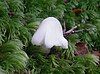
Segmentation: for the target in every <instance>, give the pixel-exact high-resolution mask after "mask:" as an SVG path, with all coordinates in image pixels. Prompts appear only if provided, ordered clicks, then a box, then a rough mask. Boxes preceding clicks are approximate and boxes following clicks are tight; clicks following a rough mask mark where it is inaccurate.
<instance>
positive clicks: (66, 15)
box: [0, 0, 100, 74]
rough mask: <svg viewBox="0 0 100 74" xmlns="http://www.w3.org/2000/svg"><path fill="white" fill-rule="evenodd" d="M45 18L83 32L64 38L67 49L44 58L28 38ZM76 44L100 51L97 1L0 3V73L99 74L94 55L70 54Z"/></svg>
mask: <svg viewBox="0 0 100 74" xmlns="http://www.w3.org/2000/svg"><path fill="white" fill-rule="evenodd" d="M75 10H77V11H75ZM49 16H54V17H56V18H57V19H59V20H60V22H61V24H62V26H63V25H64V23H65V26H66V29H67V30H69V29H70V28H72V27H74V26H78V28H77V30H83V31H81V32H79V33H76V34H72V35H69V36H67V37H66V38H67V40H68V42H69V48H68V49H62V48H59V47H58V48H57V49H58V50H57V53H55V54H52V55H50V56H49V57H47V56H46V54H45V53H43V51H42V49H43V48H42V47H38V46H33V45H32V44H31V38H32V35H33V34H34V32H35V31H36V29H37V28H38V26H39V24H40V22H41V21H42V20H43V19H44V18H46V17H49ZM67 30H66V31H67ZM78 41H83V42H85V43H87V44H88V46H89V49H91V51H93V49H96V50H100V49H99V48H100V0H66V2H64V1H63V0H0V74H14V73H17V74H24V73H26V74H100V65H98V58H97V57H96V56H94V55H93V54H87V55H82V56H75V55H74V51H75V50H76V48H75V43H76V42H78ZM59 55H60V56H59Z"/></svg>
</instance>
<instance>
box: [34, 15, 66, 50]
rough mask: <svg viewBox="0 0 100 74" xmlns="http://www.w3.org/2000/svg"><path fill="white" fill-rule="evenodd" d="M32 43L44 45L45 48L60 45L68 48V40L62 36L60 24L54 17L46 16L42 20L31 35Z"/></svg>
mask: <svg viewBox="0 0 100 74" xmlns="http://www.w3.org/2000/svg"><path fill="white" fill-rule="evenodd" d="M32 44H33V45H44V46H45V47H46V48H52V47H53V46H60V47H62V48H65V49H67V48H68V41H67V40H66V39H65V38H64V36H63V30H62V26H61V24H60V22H59V20H57V19H56V18H54V17H48V18H46V19H44V20H43V21H42V23H41V24H40V25H39V28H38V29H37V31H36V32H35V33H34V35H33V37H32Z"/></svg>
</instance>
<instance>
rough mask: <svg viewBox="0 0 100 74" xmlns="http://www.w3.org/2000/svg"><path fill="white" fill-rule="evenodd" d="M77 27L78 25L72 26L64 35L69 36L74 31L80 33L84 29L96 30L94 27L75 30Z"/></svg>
mask: <svg viewBox="0 0 100 74" xmlns="http://www.w3.org/2000/svg"><path fill="white" fill-rule="evenodd" d="M76 28H77V26H75V27H73V28H71V29H70V30H68V31H67V32H64V36H68V35H71V34H74V33H80V32H83V31H91V30H94V28H89V29H81V30H75V29H76Z"/></svg>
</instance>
